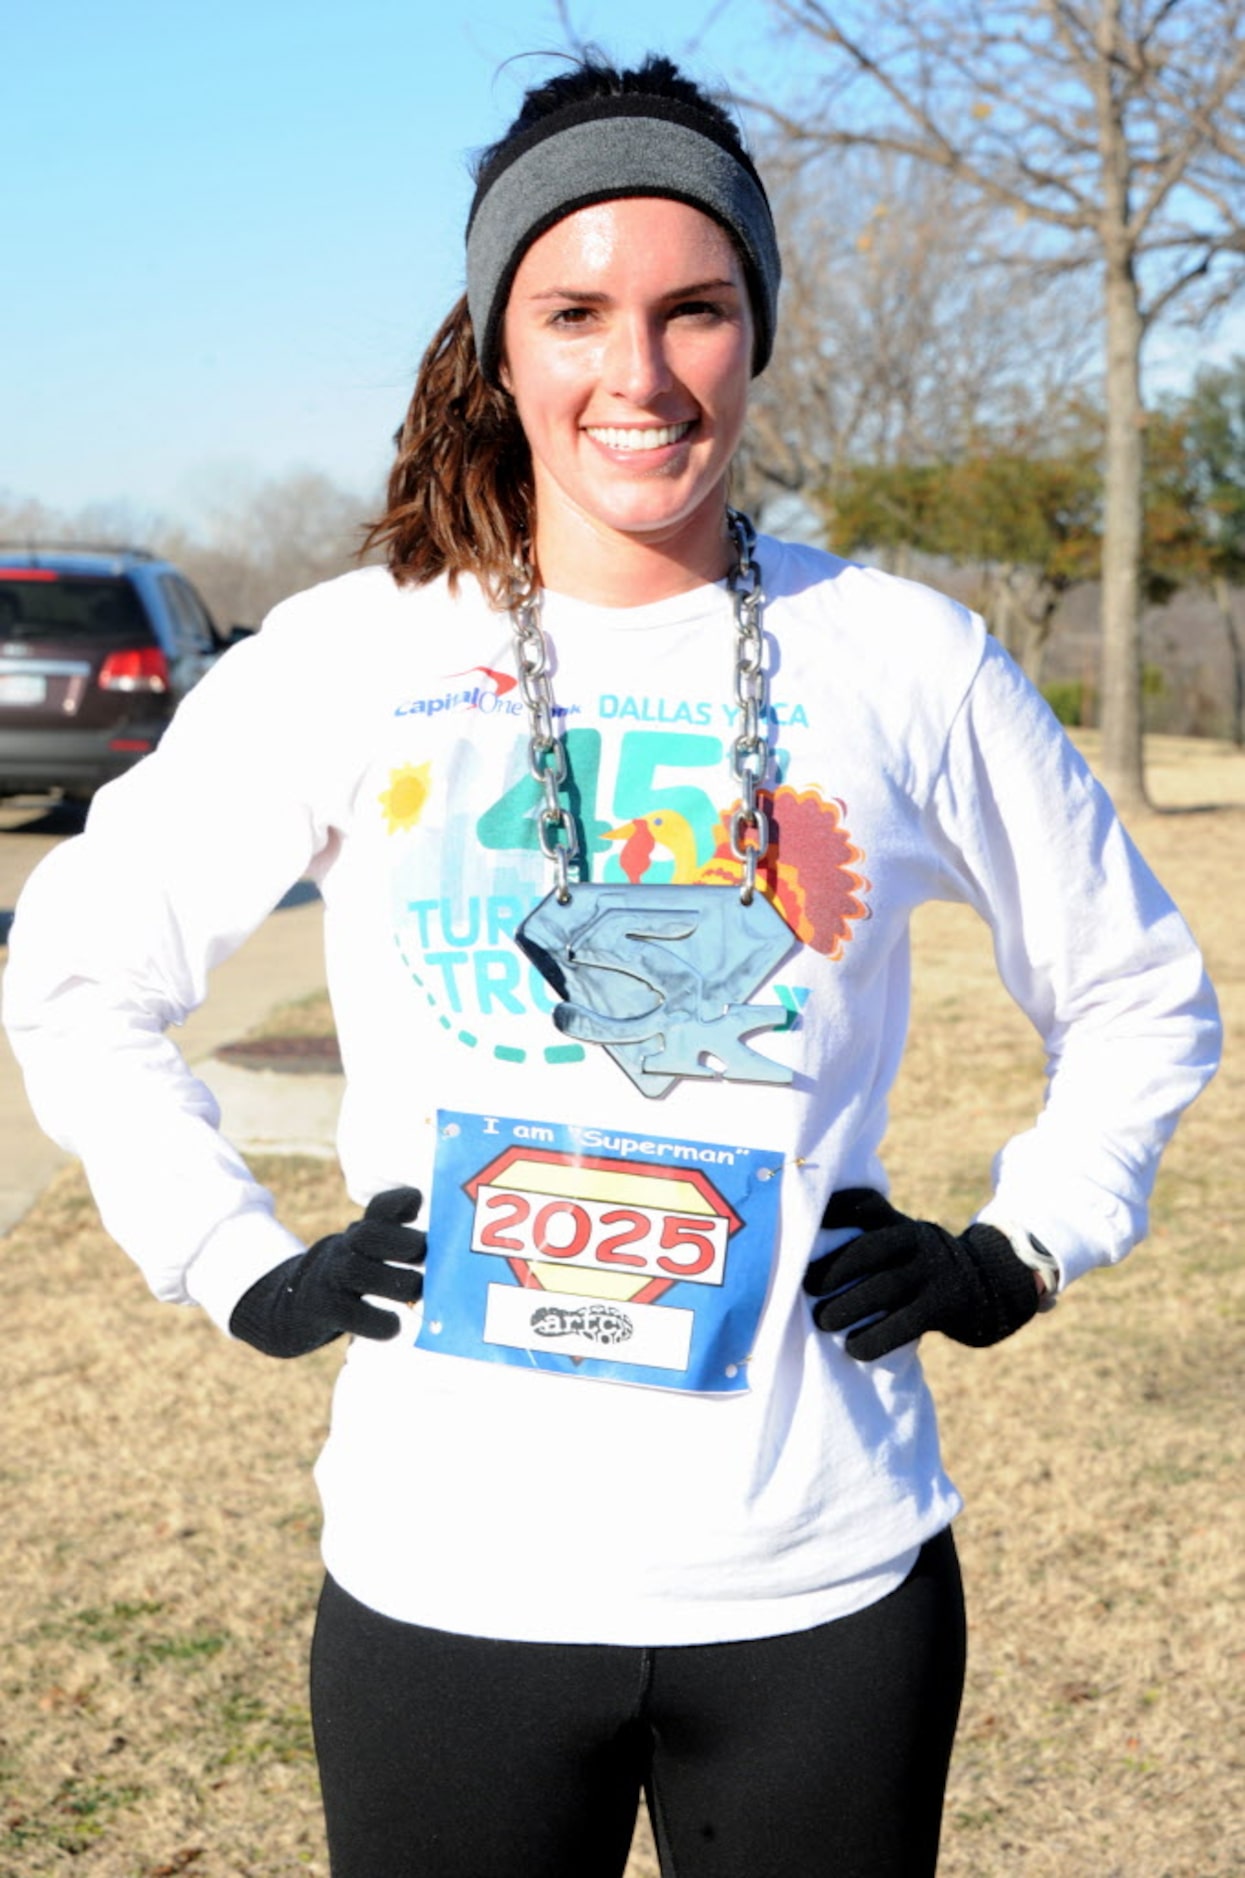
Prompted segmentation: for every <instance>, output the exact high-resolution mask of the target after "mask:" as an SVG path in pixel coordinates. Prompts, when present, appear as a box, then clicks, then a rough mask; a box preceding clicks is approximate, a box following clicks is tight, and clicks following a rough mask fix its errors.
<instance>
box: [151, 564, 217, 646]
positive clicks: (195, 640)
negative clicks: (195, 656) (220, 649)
mask: <svg viewBox="0 0 1245 1878" xmlns="http://www.w3.org/2000/svg"><path fill="white" fill-rule="evenodd" d="M160 590H161V592H162V593H163V595H164V598H165V601H166V603H167V605H168V609H169V612H170V614H171V615H172V617H173V627H174V631H175V632H176V634H177V643H178V646H179V648H180V650H181V651H183V652H203V651H207V650H210V649H211V647H212V646H213V644H214V643H215V638H216V635H215V632H214V630H213V627H212V617H211V615H210V613H209V612H208V610H207V608H206V607H205V606H204V604H203V602H202V600H200V598H199V596H198V594H197V593H196V592H195V590H194V588H193V587H192V586H191V585H190V582H189V581H187V580H183V579H182V578H181V576H180V575H179V574H161V575H160Z"/></svg>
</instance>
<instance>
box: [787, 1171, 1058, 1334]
mask: <svg viewBox="0 0 1245 1878" xmlns="http://www.w3.org/2000/svg"><path fill="white" fill-rule="evenodd" d="M821 1223H822V1225H823V1226H856V1227H859V1228H860V1237H859V1238H858V1239H853V1240H852V1241H851V1242H850V1244H848V1245H845V1246H840V1248H839V1250H838V1251H837V1252H827V1253H826V1255H825V1257H824V1258H819V1259H814V1260H813V1262H812V1264H811V1265H810V1266H809V1268H808V1270H807V1272H806V1273H805V1274H804V1289H805V1290H806V1291H807V1292H808V1293H809V1294H810V1295H811V1296H812V1297H815V1298H820V1299H821V1300H822V1302H821V1303H820V1304H815V1305H814V1306H813V1319H814V1322H815V1323H816V1324H817V1327H818V1329H819V1330H849V1329H850V1328H851V1326H852V1325H853V1324H860V1322H861V1319H862V1318H868V1319H876V1320H877V1321H876V1322H869V1323H867V1324H865V1325H863V1326H862V1327H861V1328H860V1329H859V1330H853V1331H852V1332H851V1335H850V1336H849V1337H848V1339H847V1346H846V1347H847V1354H848V1355H849V1356H854V1357H857V1358H858V1359H859V1360H860V1361H862V1362H866V1363H869V1362H872V1361H873V1360H874V1358H875V1357H879V1356H889V1355H890V1352H891V1351H892V1350H897V1349H898V1348H899V1346H900V1344H902V1343H911V1342H912V1340H913V1339H914V1338H915V1337H919V1336H920V1335H921V1334H922V1332H923V1331H926V1330H941V1331H942V1332H943V1333H944V1334H945V1335H946V1336H948V1337H954V1338H955V1341H956V1342H957V1343H971V1344H974V1345H976V1346H977V1347H978V1348H980V1347H982V1346H984V1345H985V1344H988V1343H1001V1342H1002V1340H1003V1338H1004V1337H1010V1336H1011V1334H1012V1332H1013V1331H1014V1330H1019V1329H1020V1327H1021V1325H1022V1324H1027V1323H1028V1321H1029V1319H1030V1318H1031V1317H1032V1316H1033V1314H1034V1312H1035V1311H1036V1310H1037V1307H1038V1289H1037V1280H1036V1277H1035V1275H1034V1273H1033V1271H1032V1269H1031V1268H1030V1267H1029V1266H1028V1265H1026V1264H1025V1263H1024V1261H1023V1259H1019V1258H1017V1256H1016V1253H1015V1251H1014V1250H1013V1249H1012V1244H1011V1241H1010V1240H1009V1239H1008V1238H1007V1236H1006V1234H1004V1233H1001V1232H999V1231H998V1230H997V1228H996V1227H994V1226H983V1225H976V1226H970V1227H969V1228H968V1230H967V1231H966V1232H962V1233H961V1234H960V1236H959V1238H958V1239H957V1238H956V1236H955V1234H954V1233H950V1232H947V1231H946V1230H945V1228H944V1227H942V1226H932V1225H930V1224H929V1223H928V1222H927V1221H925V1220H919V1219H908V1218H907V1217H906V1216H905V1215H904V1214H903V1213H897V1212H896V1211H895V1208H894V1207H893V1206H892V1205H891V1203H890V1201H889V1200H884V1199H883V1198H882V1195H881V1194H880V1193H875V1192H874V1191H873V1189H872V1188H871V1187H847V1188H845V1189H844V1190H843V1192H842V1193H836V1194H833V1195H832V1196H831V1198H830V1202H829V1204H828V1205H827V1207H826V1210H825V1213H824V1215H823V1216H822V1222H821ZM842 1287H847V1289H843V1288H842Z"/></svg>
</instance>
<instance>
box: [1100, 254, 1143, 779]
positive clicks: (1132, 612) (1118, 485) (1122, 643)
mask: <svg viewBox="0 0 1245 1878" xmlns="http://www.w3.org/2000/svg"><path fill="white" fill-rule="evenodd" d="M1106 289H1107V291H1106V303H1107V304H1106V313H1107V446H1106V464H1105V473H1104V477H1103V529H1102V684H1101V690H1100V706H1099V709H1100V720H1099V721H1100V722H1101V725H1102V773H1103V780H1104V782H1105V783H1106V785H1107V788H1108V789H1109V790H1110V792H1111V795H1112V796H1113V797H1114V799H1115V802H1116V805H1117V807H1119V808H1121V809H1124V810H1128V809H1139V808H1145V807H1147V798H1146V784H1145V755H1144V745H1143V741H1142V714H1141V543H1142V520H1143V493H1142V489H1143V457H1144V450H1145V412H1144V410H1143V408H1142V403H1141V341H1142V333H1143V327H1142V320H1141V310H1140V307H1139V306H1138V295H1137V282H1136V278H1135V275H1134V272H1133V265H1132V257H1131V256H1130V255H1128V254H1127V253H1115V254H1109V256H1108V261H1107V282H1106Z"/></svg>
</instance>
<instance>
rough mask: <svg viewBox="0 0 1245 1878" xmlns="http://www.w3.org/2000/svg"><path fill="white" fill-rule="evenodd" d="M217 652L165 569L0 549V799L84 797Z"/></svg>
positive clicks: (122, 763) (116, 556)
mask: <svg viewBox="0 0 1245 1878" xmlns="http://www.w3.org/2000/svg"><path fill="white" fill-rule="evenodd" d="M220 645H221V642H220V640H219V638H218V636H217V633H216V628H215V626H214V625H213V623H212V617H211V615H210V613H209V612H208V610H207V608H206V607H205V606H204V604H203V601H202V600H201V599H200V597H199V595H198V594H197V593H196V592H195V590H194V588H193V587H192V586H191V584H190V582H189V581H188V580H187V579H186V577H185V575H184V574H181V573H179V572H178V570H177V568H175V567H174V566H172V565H171V563H169V562H168V561H161V560H158V559H157V558H156V557H155V556H154V555H151V554H147V553H145V552H143V551H142V550H141V549H135V548H124V549H120V548H118V549H112V548H108V549H85V548H53V547H45V548H16V547H7V546H5V545H4V544H3V543H0V796H5V795H25V794H27V793H33V792H37V791H43V790H48V789H57V790H59V791H60V792H61V793H62V794H63V795H66V796H69V797H72V798H76V799H78V800H85V799H86V798H88V797H89V796H90V795H92V794H93V792H94V791H95V790H96V789H98V788H99V787H100V786H101V784H103V783H106V782H109V781H110V780H111V779H112V778H113V777H114V776H119V775H120V774H121V772H122V771H123V770H127V769H129V768H130V767H131V766H132V765H133V764H135V763H137V762H138V761H139V759H140V757H143V756H145V755H146V754H147V752H148V751H149V750H154V749H155V747H156V744H157V743H158V742H159V741H160V737H161V735H162V734H163V732H164V730H165V727H166V726H167V724H168V722H169V720H170V718H171V717H172V715H173V712H174V710H175V708H176V706H177V704H178V701H179V700H180V699H181V698H182V697H183V696H184V695H185V693H186V692H187V691H189V689H190V687H191V686H192V685H193V684H194V683H195V682H196V681H197V680H198V679H199V678H201V677H202V676H203V673H204V672H205V671H206V670H207V668H208V666H209V665H210V664H211V663H212V660H213V659H214V658H215V657H216V655H217V653H218V652H219V651H220Z"/></svg>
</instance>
